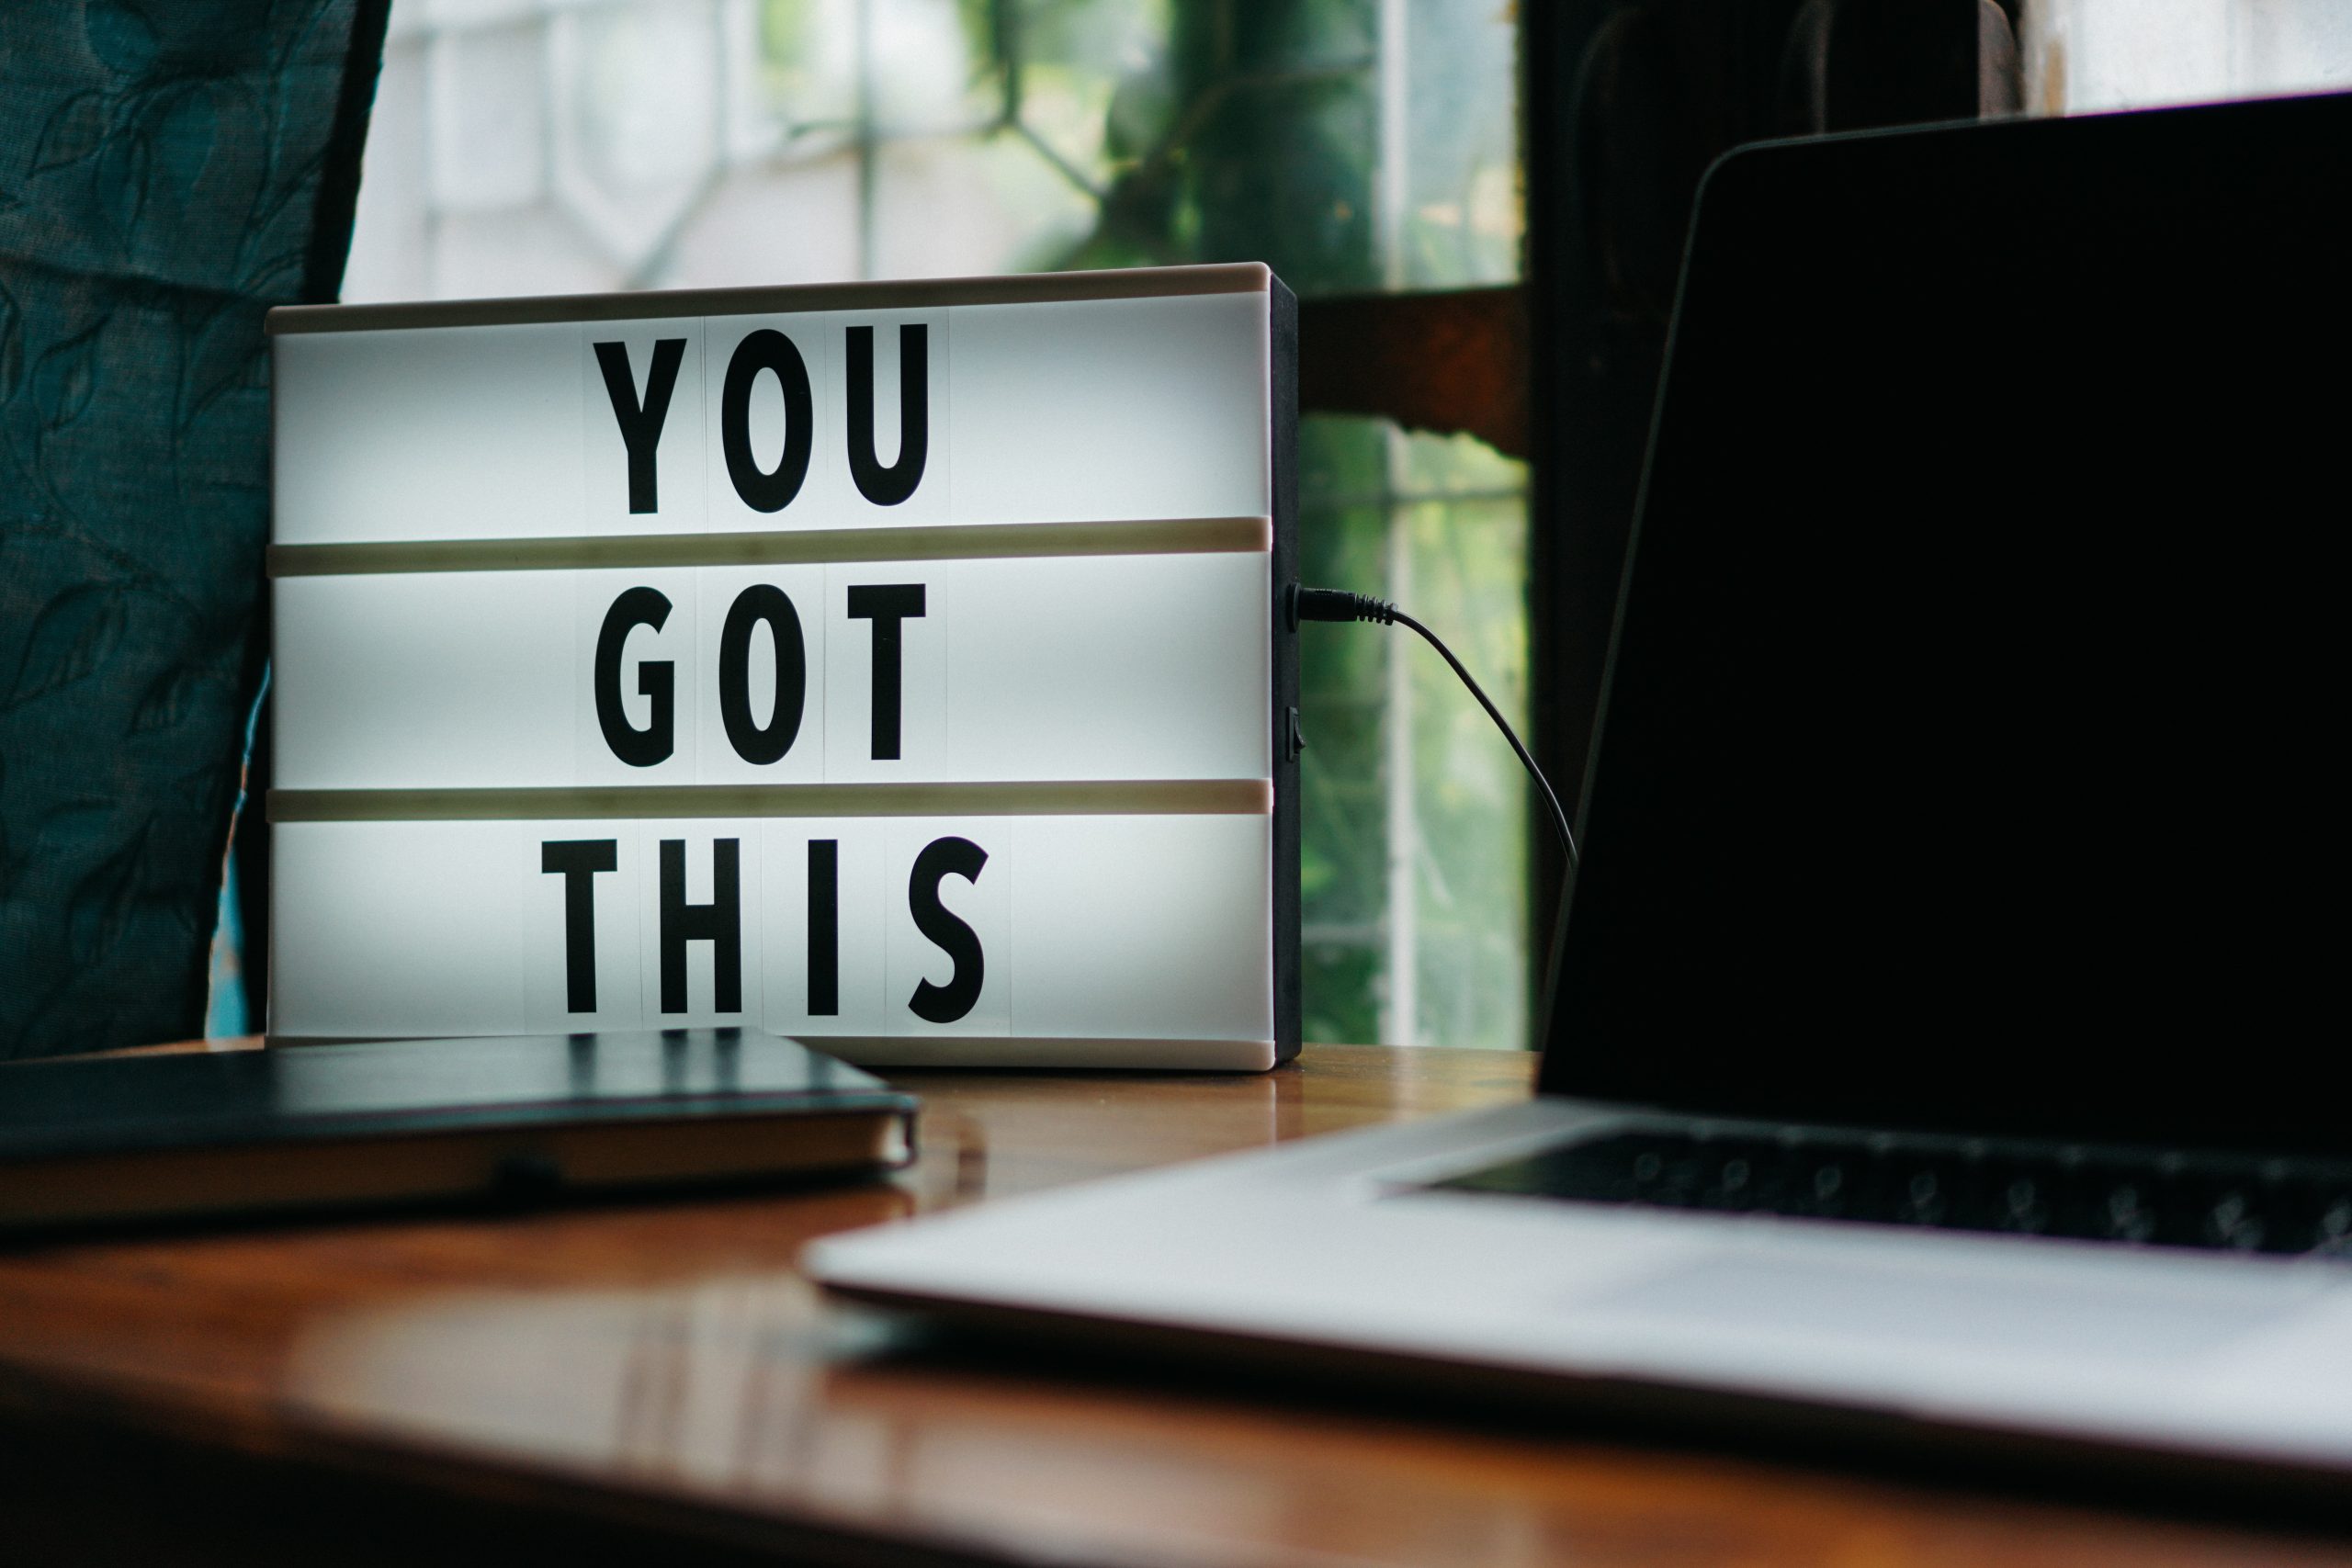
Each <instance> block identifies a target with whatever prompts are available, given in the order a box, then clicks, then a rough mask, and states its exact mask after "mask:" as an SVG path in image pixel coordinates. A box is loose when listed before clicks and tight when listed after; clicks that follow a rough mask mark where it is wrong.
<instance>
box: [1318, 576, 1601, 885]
mask: <svg viewBox="0 0 2352 1568" xmlns="http://www.w3.org/2000/svg"><path fill="white" fill-rule="evenodd" d="M1301 621H1370V622H1372V623H1373V624H1374V625H1375V626H1410V627H1411V628H1412V629H1413V630H1415V631H1417V632H1419V633H1420V634H1421V639H1422V640H1423V641H1424V642H1426V643H1428V644H1429V645H1430V647H1431V648H1434V649H1437V651H1438V657H1439V658H1441V659H1442V660H1445V661H1446V662H1447V663H1448V664H1450V665H1452V666H1453V672H1454V673H1455V674H1456V675H1459V676H1461V677H1462V683H1463V684H1464V685H1465V686H1467V687H1469V688H1470V694H1471V695H1472V696H1474V697H1476V698H1477V699H1478V705H1479V706H1480V707H1482V708H1485V709H1486V710H1487V717H1488V718H1491V719H1493V720H1494V721H1495V728H1498V729H1499V730H1501V731H1502V732H1503V739H1506V740H1508V741H1510V749H1511V750H1512V751H1514V752H1515V753H1517V754H1518V757H1519V761H1520V765H1521V766H1522V767H1524V768H1525V769H1526V770H1527V776H1528V777H1529V778H1532V779H1533V780H1534V781H1535V787H1536V789H1537V790H1538V791H1539V792H1541V793H1542V795H1543V796H1544V805H1546V806H1548V807H1551V808H1552V830H1553V831H1554V832H1555V833H1557V834H1559V835H1560V848H1561V850H1562V851H1563V852H1565V853H1566V855H1567V857H1568V869H1569V870H1571V871H1574V870H1575V869H1576V865H1577V836H1576V834H1575V833H1574V832H1573V831H1572V830H1570V829H1569V827H1568V814H1567V813H1566V812H1565V811H1563V810H1561V809H1560V797H1559V796H1558V795H1555V794H1553V793H1552V783H1551V781H1550V780H1549V779H1546V778H1545V777H1544V770H1543V769H1541V768H1539V767H1537V766H1536V765H1535V759H1534V758H1532V757H1531V756H1529V755H1528V754H1527V748H1526V747H1524V746H1522V745H1521V744H1520V742H1519V737H1518V735H1517V734H1515V733H1513V731H1512V729H1511V727H1510V720H1508V719H1506V718H1504V717H1503V716H1502V710H1501V709H1499V708H1498V707H1496V706H1495V705H1494V703H1493V701H1492V700H1491V699H1489V698H1488V697H1487V694H1486V692H1485V691H1484V690H1483V689H1481V688H1480V686H1479V684H1478V682H1476V680H1474V679H1472V678H1471V674H1470V671H1467V670H1465V669H1464V668H1463V667H1462V660H1459V659H1456V658H1454V657H1453V649H1450V648H1448V647H1446V646H1445V644H1444V643H1442V642H1441V641H1440V640H1438V635H1437V633H1435V632H1433V631H1431V630H1430V629H1429V627H1427V626H1423V625H1421V623H1420V622H1419V621H1417V620H1415V619H1413V617H1412V616H1410V615H1407V614H1405V612H1404V611H1402V610H1400V609H1398V608H1397V606H1396V605H1394V604H1389V603H1388V602H1387V601H1386V600H1385V599H1374V598H1372V597H1370V596H1369V595H1367V594H1363V593H1350V592H1347V591H1346V590H1345V589H1341V588H1301V587H1299V586H1298V585H1297V584H1296V583H1293V584H1292V585H1291V590H1290V623H1291V626H1292V627H1293V628H1294V629H1295V628H1296V626H1298V624H1299V623H1300V622H1301Z"/></svg>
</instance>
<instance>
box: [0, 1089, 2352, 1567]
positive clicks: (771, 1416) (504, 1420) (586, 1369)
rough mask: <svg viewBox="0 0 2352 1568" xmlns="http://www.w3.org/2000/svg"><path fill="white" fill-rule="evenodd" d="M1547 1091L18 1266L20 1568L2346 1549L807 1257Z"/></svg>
mask: <svg viewBox="0 0 2352 1568" xmlns="http://www.w3.org/2000/svg"><path fill="white" fill-rule="evenodd" d="M1531 1069H1532V1061H1531V1060H1530V1059H1529V1058H1526V1057H1521V1056H1509V1055H1487V1054H1480V1053H1476V1052H1462V1051H1437V1050H1427V1051H1387V1050H1380V1049H1376V1048H1363V1047H1335V1046H1324V1047H1310V1048H1309V1049H1308V1051H1307V1053H1306V1056H1305V1058H1304V1059H1303V1061H1302V1062H1301V1063H1299V1064H1298V1065H1295V1066H1292V1067H1289V1068H1286V1069H1284V1070H1283V1071H1280V1072H1277V1073H1274V1074H1272V1075H1271V1076H1268V1077H1153V1078H1116V1079H1114V1078H1108V1077H1069V1076H1046V1075H1021V1076H1016V1075H1009V1074H1008V1075H1000V1076H948V1075H944V1074H930V1075H906V1076H905V1077H903V1079H902V1080H901V1081H904V1082H905V1083H907V1084H908V1085H909V1087H910V1088H913V1089H916V1090H917V1091H918V1092H920V1093H922V1095H924V1096H925V1097H926V1099H927V1101H928V1107H929V1108H928V1111H927V1113H926V1115H925V1117H924V1122H923V1141H924V1153H923V1156H922V1162H921V1163H920V1164H919V1165H918V1166H917V1167H915V1168H913V1169H912V1170H910V1171H909V1172H907V1173H906V1174H905V1175H903V1176H902V1177H901V1178H900V1179H898V1180H897V1181H896V1182H894V1183H892V1184H890V1185H888V1186H879V1185H877V1186H870V1187H863V1188H842V1189H834V1190H826V1191H818V1192H803V1193H799V1194H795V1195H776V1194H767V1195H762V1196H755V1197H735V1198H729V1199H725V1200H709V1199H704V1200H695V1201H680V1202H671V1203H662V1204H658V1205H657V1204H646V1205H639V1206H634V1207H627V1208H618V1209H604V1210H597V1211H571V1212H561V1213H546V1214H538V1215H533V1216H515V1217H492V1218H468V1219H458V1220H453V1219H447V1218H443V1219H435V1220H400V1221H380V1220H379V1221H373V1222H368V1223H360V1224H310V1225H305V1226H301V1227H299V1228H278V1229H272V1230H268V1231H245V1232H242V1233H235V1234H217V1235H204V1236H188V1235H183V1236H179V1237H175V1238H166V1239H153V1240H141V1241H117V1242H109V1243H107V1244H104V1245H76V1246H67V1247H47V1248H42V1249H39V1250H30V1251H28V1250H23V1249H17V1250H15V1251H12V1252H0V1561H6V1562H9V1563H32V1562H43V1561H71V1562H104V1561H124V1562H130V1561H139V1562H156V1561H166V1562H175V1563H178V1562H198V1563H203V1562H220V1563H229V1562H237V1563H240V1564H250V1563H252V1562H255V1561H257V1560H258V1561H262V1562H268V1561H273V1560H276V1559H279V1558H284V1559H287V1560H294V1559H300V1560H301V1561H304V1562H334V1563H352V1562H358V1563H369V1562H383V1563H391V1562H401V1563H402V1564H404V1565H408V1568H413V1564H414V1563H415V1562H418V1561H419V1560H420V1559H428V1560H430V1561H432V1562H435V1563H436V1564H438V1563H446V1562H475V1561H489V1560H492V1559H497V1560H500V1561H502V1562H505V1563H512V1562H516V1561H540V1560H547V1559H551V1558H554V1557H557V1556H567V1557H573V1558H575V1559H576V1558H577V1557H579V1556H580V1555H581V1554H586V1555H588V1556H591V1557H594V1558H598V1559H602V1558H605V1557H617V1556H619V1555H620V1554H622V1553H627V1554H628V1556H629V1557H630V1558H631V1559H632V1560H635V1561H640V1562H662V1563H664V1564H668V1563H674V1562H698V1561H720V1562H735V1561H752V1560H770V1559H773V1558H776V1557H782V1558H785V1559H787V1560H791V1561H797V1562H842V1563H856V1564H876V1563H885V1562H916V1563H972V1562H1021V1563H1045V1562H1051V1563H1081V1562H1101V1563H1136V1564H1146V1565H1151V1568H1243V1565H1251V1564H1261V1563H1268V1564H1271V1563H1300V1562H1303V1563H1341V1562H1347V1563H1440V1562H1442V1563H1467V1564H1494V1565H1519V1564H1537V1563H1552V1562H1575V1563H1579V1564H1609V1563H1625V1564H1642V1565H1645V1568H1662V1565H1668V1564H1680V1563H1691V1564H1707V1565H1710V1568H1713V1565H1715V1564H1722V1563H1729V1562H1737V1563H1750V1564H1770V1563H1789V1564H1804V1565H1806V1568H1813V1565H1815V1564H1823V1563H1838V1564H1868V1563H1898V1562H1901V1563H1913V1562H1916V1563H1938V1564H1941V1563H1957V1562H1998V1563H2001V1564H2004V1565H2007V1568H2028V1565H2033V1564H2044V1563H2049V1564H2055V1563H2068V1564H2075V1563H2085V1562H2114V1563H2127V1562H2128V1563H2132V1564H2146V1563H2151V1562H2163V1563H2172V1564H2222V1563H2232V1564H2251V1563H2286V1562H2296V1563H2309V1562H2323V1561H2324V1562H2346V1563H2352V1548H2347V1547H2346V1546H2342V1545H2338V1544H2335V1543H2327V1542H2320V1541H2314V1540H2308V1539H2297V1538H2294V1537H2291V1536H2288V1535H2284V1534H2280V1535H2265V1534H2262V1533H2258V1532H2255V1531H2252V1530H2250V1529H2241V1528H2237V1527H2226V1528H2225V1527H2222V1526H2219V1525H2210V1524H2190V1523H2183V1522H2180V1521H2177V1520H2162V1519H2154V1520H2149V1519H2133V1518H2129V1517H2120V1516H2116V1515H2111V1514H2107V1513H2103V1512H2101V1511H2099V1510H2098V1509H2095V1508H2091V1507H2087V1506H2078V1505H2065V1504H2047V1503H2037V1502H2034V1501H2031V1500H2030V1499H2026V1498H2022V1497H2020V1496H2018V1495H2014V1494H2011V1495H1997V1494H1975V1495H1972V1494H1969V1493H1966V1492H1962V1491H1958V1490H1949V1491H1947V1490H1939V1489H1936V1488H1933V1487H1929V1486H1925V1485H1912V1484H1908V1483H1901V1482H1897V1481H1890V1480H1884V1479H1870V1478H1863V1477H1856V1476H1850V1475H1843V1474H1839V1473H1837V1472H1832V1471H1828V1470H1822V1469H1807V1468H1804V1467H1794V1466H1792V1467H1787V1468H1782V1467H1779V1466H1776V1465H1774V1464H1772V1463H1770V1462H1769V1461H1766V1460H1764V1459H1761V1458H1751V1457H1741V1456H1739V1455H1737V1454H1721V1453H1710V1452H1706V1451H1677V1450H1672V1449H1667V1448H1659V1447H1656V1446H1644V1445H1641V1444H1627V1445H1619V1444H1614V1443H1611V1441H1609V1440H1608V1433H1607V1431H1606V1430H1605V1429H1601V1428H1592V1427H1587V1428H1584V1429H1581V1430H1579V1429H1577V1428H1576V1427H1573V1426H1572V1425H1568V1424H1561V1425H1557V1426H1554V1427H1545V1426H1544V1424H1542V1423H1540V1422H1518V1423H1513V1422H1510V1421H1502V1420H1494V1419H1481V1418H1479V1417H1476V1416H1469V1415H1464V1414H1461V1413H1455V1414H1453V1415H1450V1416H1430V1417H1426V1418H1423V1419H1419V1420H1416V1419H1410V1418H1407V1417H1405V1416H1398V1415H1393V1414H1388V1413H1386V1410H1385V1406H1384V1405H1383V1404H1382V1402H1381V1401H1380V1400H1379V1399H1377V1398H1376V1397H1370V1398H1366V1399H1364V1400H1362V1401H1354V1400H1351V1399H1349V1398H1346V1397H1343V1396H1340V1395H1337V1394H1331V1393H1313V1392H1304V1391H1300V1390H1296V1389H1290V1390H1283V1391H1277V1392H1273V1393H1267V1392H1264V1391H1261V1390H1260V1389H1258V1388H1256V1387H1253V1386H1252V1385H1250V1384H1249V1383H1248V1382H1240V1381H1234V1380H1219V1379H1216V1378H1206V1379H1203V1378H1195V1377H1191V1376H1186V1375H1173V1374H1159V1375H1155V1374H1152V1373H1150V1372H1148V1371H1135V1372H1130V1371H1105V1370H1103V1369H1102V1368H1099V1367H1096V1368H1089V1367H1085V1366H1081V1365H1072V1366H1062V1365H1058V1364H1057V1363H1056V1361H1055V1360H1054V1359H1053V1358H1051V1357H1049V1356H1048V1357H1040V1358H1033V1359H1015V1360H999V1359H989V1358H981V1357H977V1356H972V1355H969V1354H967V1355H965V1356H963V1357H961V1358H960V1359H958V1358H954V1357H942V1356H938V1355H924V1354H921V1353H910V1352H909V1351H908V1350H907V1349H906V1348H905V1347H904V1343H903V1337H902V1336H899V1335H898V1334H896V1333H895V1332H894V1330H893V1329H892V1327H891V1326H890V1325H888V1323H887V1322H886V1321H885V1320H882V1319H879V1318H876V1317H875V1316H873V1315H870V1314H864V1313H859V1312H852V1311H846V1310H842V1309H839V1308H834V1307H829V1306H827V1305H825V1304H824V1303H822V1302H820V1299H819V1298H818V1296H817V1295H816V1293H815V1292H814V1291H813V1290H812V1289H811V1287H810V1286H809V1284H808V1283H807V1282H806V1281H805V1280H802V1279H801V1278H800V1277H799V1276H798V1274H797V1273H796V1272H795V1270H794V1267H793V1260H794V1258H795V1256H796V1255H797V1252H798V1250H799V1247H800V1246H801V1244H802V1243H803V1242H805V1241H807V1240H808V1239H809V1238H810V1237H812V1236H815V1235H821V1234H823V1233H825V1232H828V1231H833V1230H839V1229H842V1228H844V1227H847V1226H852V1225H862V1224H872V1223H874V1222H876V1221H881V1220H887V1219H892V1218H895V1217H898V1216H900V1215H903V1214H909V1213H918V1212H922V1211H927V1210H933V1209H938V1208H943V1207H947V1206H950V1205H954V1204H957V1203H966V1202H971V1201H977V1200H983V1199H986V1198H989V1197H995V1196H1001V1195H1002V1194H1006V1193H1012V1192H1022V1191H1028V1190H1035V1189H1037V1188H1043V1187H1049V1186H1054V1185H1057V1184H1058V1183H1061V1182H1066V1181H1074V1180H1078V1179H1083V1178H1087V1177H1094V1176H1101V1175H1105V1174H1108V1173H1111V1172H1114V1171H1120V1170H1128V1169H1134V1168H1140V1167H1146V1166H1151V1165H1156V1164H1159V1163H1162V1162H1165V1161H1169V1160H1174V1159H1180V1158H1183V1157H1186V1156H1194V1155H1203V1154H1208V1153H1212V1152H1216V1151H1220V1150H1226V1149H1235V1148H1242V1147H1247V1146H1250V1145H1261V1144H1264V1143H1267V1142H1270V1141H1272V1140H1276V1139H1283V1138H1292V1137H1297V1136H1301V1135H1304V1134H1312V1133H1319V1132H1325V1131H1329V1130H1331V1129H1334V1128H1340V1127H1348V1126H1354V1125H1358V1124H1362V1123H1364V1122H1376V1121H1381V1120H1385V1119H1392V1118H1397V1117H1406V1116H1415V1115H1421V1114H1427V1113H1431V1112H1436V1111H1450V1110H1455V1109H1460V1108H1464V1107H1471V1106H1477V1105H1485V1104H1489V1103H1492V1102H1494V1101H1497V1100H1507V1099H1510V1098H1512V1097H1516V1096H1518V1095H1521V1094H1524V1093H1525V1092H1526V1091H1527V1087H1528V1080H1529V1076H1530V1072H1531ZM5 1091H6V1085H5V1077H0V1092H5Z"/></svg>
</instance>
